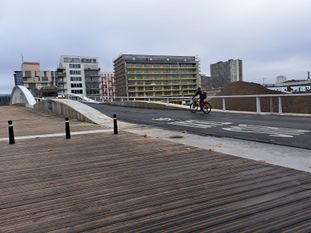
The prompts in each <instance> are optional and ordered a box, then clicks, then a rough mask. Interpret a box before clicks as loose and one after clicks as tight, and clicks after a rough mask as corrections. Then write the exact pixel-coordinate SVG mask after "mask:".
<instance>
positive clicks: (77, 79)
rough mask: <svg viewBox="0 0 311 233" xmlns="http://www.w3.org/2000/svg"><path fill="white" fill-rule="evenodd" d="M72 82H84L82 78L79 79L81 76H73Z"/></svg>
mask: <svg viewBox="0 0 311 233" xmlns="http://www.w3.org/2000/svg"><path fill="white" fill-rule="evenodd" d="M70 81H80V82H81V81H82V77H79V76H72V77H70Z"/></svg>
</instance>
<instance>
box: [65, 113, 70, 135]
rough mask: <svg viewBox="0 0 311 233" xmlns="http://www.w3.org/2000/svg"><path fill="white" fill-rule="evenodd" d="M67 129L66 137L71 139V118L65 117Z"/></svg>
mask: <svg viewBox="0 0 311 233" xmlns="http://www.w3.org/2000/svg"><path fill="white" fill-rule="evenodd" d="M65 130H66V139H70V126H69V118H68V117H66V118H65Z"/></svg>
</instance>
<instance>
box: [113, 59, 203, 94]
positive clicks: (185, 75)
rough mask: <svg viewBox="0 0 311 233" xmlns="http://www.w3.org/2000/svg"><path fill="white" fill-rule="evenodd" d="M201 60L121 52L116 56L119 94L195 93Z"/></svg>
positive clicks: (116, 82)
mask: <svg viewBox="0 0 311 233" xmlns="http://www.w3.org/2000/svg"><path fill="white" fill-rule="evenodd" d="M198 72H199V62H198V60H197V59H196V58H195V57H194V56H164V55H163V56H160V55H135V54H122V55H121V56H119V57H118V58H117V59H115V60H114V73H115V85H116V95H117V96H127V97H160V96H162V97H180V96H192V95H193V94H194V92H195V90H196V88H197V81H198Z"/></svg>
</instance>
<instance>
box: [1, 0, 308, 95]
mask: <svg viewBox="0 0 311 233" xmlns="http://www.w3.org/2000/svg"><path fill="white" fill-rule="evenodd" d="M310 11H311V1H310V0H234V1H232V0H191V1H189V0H87V1H85V0H27V1H24V0H0V54H1V61H0V93H3V92H6V93H9V92H10V91H11V89H12V87H13V85H14V82H13V75H12V74H13V71H14V70H20V64H21V53H22V54H23V56H24V60H25V61H37V62H40V63H41V69H42V70H50V69H52V70H54V69H55V68H56V67H57V65H58V61H59V57H60V55H66V54H69V55H85V56H97V57H99V59H100V63H101V68H102V71H112V70H113V66H112V61H113V59H114V58H116V57H117V56H118V55H119V54H121V53H137V54H168V55H195V56H198V57H199V58H200V60H201V72H202V73H205V74H209V73H210V71H209V66H210V64H211V63H215V62H217V61H220V60H228V59H230V58H233V59H235V58H240V59H242V60H243V69H244V80H245V81H252V82H258V83H262V82H263V78H265V82H266V83H267V82H269V83H272V82H274V81H275V77H276V76H277V75H286V76H287V77H288V78H296V79H299V78H306V75H307V71H308V70H310V71H311V46H310V42H311V32H310V24H311V13H310Z"/></svg>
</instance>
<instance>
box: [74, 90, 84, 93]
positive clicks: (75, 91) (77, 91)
mask: <svg viewBox="0 0 311 233" xmlns="http://www.w3.org/2000/svg"><path fill="white" fill-rule="evenodd" d="M71 93H72V94H83V90H71Z"/></svg>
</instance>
